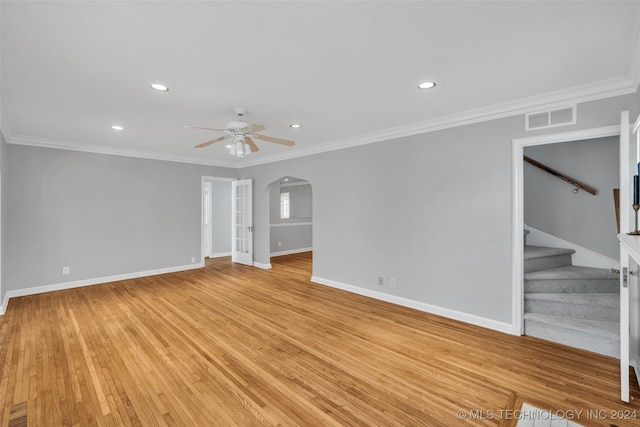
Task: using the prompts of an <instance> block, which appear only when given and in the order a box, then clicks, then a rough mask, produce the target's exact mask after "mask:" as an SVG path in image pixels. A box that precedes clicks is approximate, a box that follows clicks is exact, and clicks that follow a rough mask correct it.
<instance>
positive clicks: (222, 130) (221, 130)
mask: <svg viewBox="0 0 640 427" xmlns="http://www.w3.org/2000/svg"><path fill="white" fill-rule="evenodd" d="M185 127H186V128H189V129H204V130H219V131H220V132H226V129H215V128H201V127H198V126H185Z"/></svg>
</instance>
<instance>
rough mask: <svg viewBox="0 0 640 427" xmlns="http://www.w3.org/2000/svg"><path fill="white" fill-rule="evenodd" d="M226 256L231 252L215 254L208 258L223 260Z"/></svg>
mask: <svg viewBox="0 0 640 427" xmlns="http://www.w3.org/2000/svg"><path fill="white" fill-rule="evenodd" d="M227 256H231V252H220V253H217V254H211V255H209V256H208V258H224V257H227Z"/></svg>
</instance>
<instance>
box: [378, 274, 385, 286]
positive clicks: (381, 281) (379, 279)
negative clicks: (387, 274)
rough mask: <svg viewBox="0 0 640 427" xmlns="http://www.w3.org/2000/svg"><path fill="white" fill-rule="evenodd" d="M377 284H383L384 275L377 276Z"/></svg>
mask: <svg viewBox="0 0 640 427" xmlns="http://www.w3.org/2000/svg"><path fill="white" fill-rule="evenodd" d="M378 285H380V286H384V277H382V276H380V277H378Z"/></svg>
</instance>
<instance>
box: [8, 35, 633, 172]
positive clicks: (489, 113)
mask: <svg viewBox="0 0 640 427" xmlns="http://www.w3.org/2000/svg"><path fill="white" fill-rule="evenodd" d="M637 41H638V42H640V39H638V38H637ZM638 52H640V47H639V48H638V49H637V50H636V51H635V52H634V55H633V58H632V60H630V62H629V64H628V66H627V74H631V73H635V74H636V75H635V76H631V75H629V77H628V78H627V77H619V78H613V79H608V80H602V81H599V82H595V83H591V84H587V85H581V86H575V87H572V88H569V89H564V90H560V91H556V92H550V93H546V94H543V95H538V96H533V97H528V98H524V99H520V100H517V101H513V102H506V103H501V104H496V105H492V106H489V107H486V108H479V109H475V110H469V111H464V112H461V113H458V114H452V115H448V116H442V117H438V118H435V119H431V120H425V121H420V122H414V123H409V124H407V125H402V126H396V127H392V128H387V129H382V130H380V131H376V132H370V133H366V134H361V135H356V136H354V137H349V138H343V139H339V140H335V141H328V142H326V143H324V144H320V145H318V146H315V147H308V148H298V149H296V150H292V151H290V152H287V153H282V154H276V155H272V156H266V157H262V158H257V159H255V160H253V159H251V158H246V157H245V158H244V159H243V160H242V161H239V162H236V161H231V160H232V159H230V161H228V162H227V161H220V160H207V159H202V158H200V157H188V156H187V157H184V156H174V155H170V154H164V153H159V152H151V151H139V150H128V149H122V148H113V147H106V146H97V145H80V144H77V143H73V142H64V141H55V140H49V139H43V138H37V137H30V136H25V135H12V133H11V132H10V131H8V130H9V123H8V122H7V121H6V115H5V114H4V113H5V112H6V108H2V113H3V117H2V131H3V134H4V135H5V139H6V140H7V142H8V143H10V144H17V145H28V146H34V147H43V148H53V149H62V150H73V151H83V152H88V153H96V154H108V155H113V156H125V157H136V158H142V159H150V160H164V161H170V162H179V163H189V164H198V165H205V166H217V167H225V168H233V169H242V168H246V167H252V166H258V165H263V164H268V163H274V162H279V161H283V160H289V159H295V158H299V157H306V156H311V155H315V154H322V153H327V152H330V151H336V150H342V149H345V148H351V147H358V146H361V145H366V144H372V143H376V142H381V141H387V140H391V139H397V138H402V137H407V136H413V135H418V134H424V133H429V132H434V131H438V130H444V129H450V128H454V127H459V126H465V125H470V124H475V123H481V122H486V121H489V120H496V119H501V118H505V117H511V116H516V115H519V114H525V113H528V112H531V111H535V110H541V109H550V108H555V107H562V106H566V105H567V104H579V103H584V102H589V101H595V100H599V99H604V98H610V97H614V96H620V95H628V94H631V93H634V92H635V91H636V90H637V88H638V81H639V80H640V76H639V75H638V72H637V71H638V70H636V69H637V68H640V53H638ZM632 77H633V78H632ZM233 160H235V158H234V159H233Z"/></svg>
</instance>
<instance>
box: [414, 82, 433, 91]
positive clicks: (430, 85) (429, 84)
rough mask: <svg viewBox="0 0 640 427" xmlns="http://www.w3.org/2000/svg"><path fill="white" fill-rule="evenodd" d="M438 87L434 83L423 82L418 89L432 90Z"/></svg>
mask: <svg viewBox="0 0 640 427" xmlns="http://www.w3.org/2000/svg"><path fill="white" fill-rule="evenodd" d="M434 87H436V84H435V83H434V82H422V83H420V84H419V85H418V89H432V88H434Z"/></svg>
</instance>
